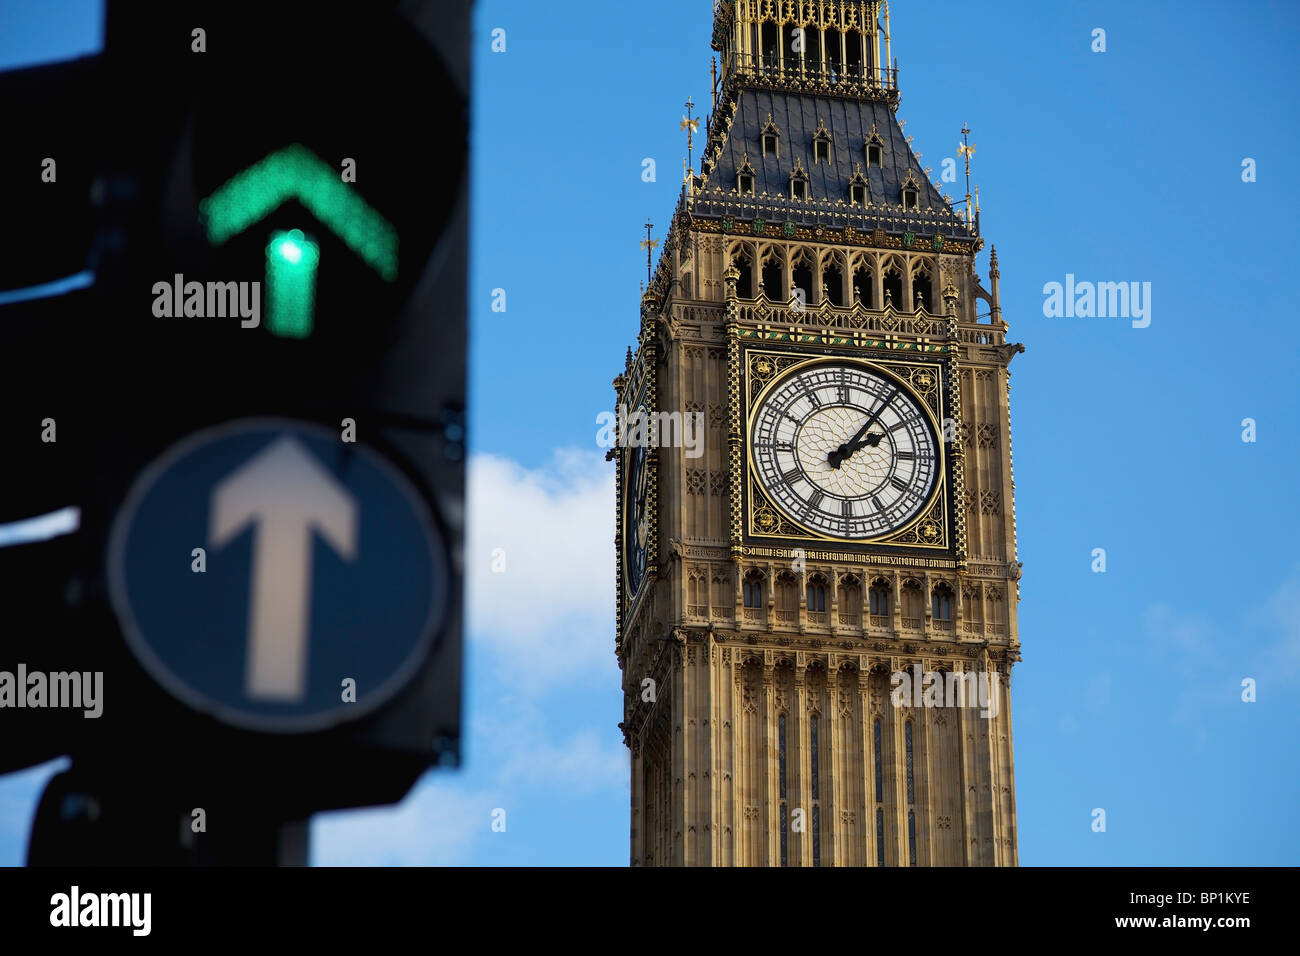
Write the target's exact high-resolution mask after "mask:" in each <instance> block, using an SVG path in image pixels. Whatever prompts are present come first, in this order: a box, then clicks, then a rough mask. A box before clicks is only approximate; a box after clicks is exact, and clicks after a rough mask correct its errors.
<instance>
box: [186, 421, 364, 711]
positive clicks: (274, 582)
mask: <svg viewBox="0 0 1300 956" xmlns="http://www.w3.org/2000/svg"><path fill="white" fill-rule="evenodd" d="M211 514H212V519H211V521H210V523H209V532H208V538H209V541H210V543H211V546H212V547H214V548H220V547H222V546H224V545H225V544H226V543H228V542H229V541H230V540H231V539H232V538H234V537H235V536H236V535H237V534H239V533H240V532H241V531H243V530H244V528H245V527H247V526H249V525H253V526H254V532H253V534H254V537H253V573H252V585H251V593H250V595H249V613H248V664H247V669H246V672H245V681H244V683H245V691H246V692H247V694H248V696H249V697H252V698H258V699H264V700H280V701H297V700H302V698H303V697H304V696H305V694H306V689H307V634H308V627H309V624H310V621H309V618H310V610H311V571H312V569H311V555H312V530H313V529H316V530H318V531H319V532H320V534H321V537H323V538H324V539H325V540H326V541H327V542H329V544H330V545H331V546H332V547H333V548H334V550H335V551H337V552H338V553H339V555H340V556H341V557H342V558H343V559H344V560H347V561H351V560H352V559H353V558H354V557H355V556H356V550H357V502H356V499H355V498H353V497H352V495H350V494H349V493H348V490H347V489H346V488H345V487H343V485H341V484H339V482H337V481H336V480H335V479H334V476H333V475H331V474H330V473H329V472H328V471H326V470H325V469H324V468H322V467H321V465H320V463H319V462H318V461H317V460H316V459H315V458H313V457H312V455H311V453H310V452H308V451H307V449H305V448H303V446H302V445H301V444H299V443H298V442H297V441H295V440H294V439H292V438H290V437H287V436H286V437H284V438H279V439H277V440H276V441H274V442H272V443H271V444H270V445H268V446H267V447H266V448H265V449H263V450H262V451H261V452H259V453H258V454H257V455H256V456H254V457H253V458H251V459H250V460H249V461H248V462H247V463H245V464H244V465H243V466H242V467H240V468H239V469H238V470H237V471H235V472H233V473H232V474H231V475H230V476H228V477H227V478H225V479H224V480H223V481H221V482H219V483H218V484H217V485H216V486H215V487H214V488H213V489H212V510H211Z"/></svg>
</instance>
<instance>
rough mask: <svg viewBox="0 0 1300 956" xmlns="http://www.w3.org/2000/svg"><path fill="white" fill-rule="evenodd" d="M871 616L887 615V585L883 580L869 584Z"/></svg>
mask: <svg viewBox="0 0 1300 956" xmlns="http://www.w3.org/2000/svg"><path fill="white" fill-rule="evenodd" d="M870 594H871V616H872V617H885V616H887V615H888V614H889V585H888V584H887V583H886V582H885V580H884V579H883V578H877V579H876V580H874V581H872V582H871V591H870Z"/></svg>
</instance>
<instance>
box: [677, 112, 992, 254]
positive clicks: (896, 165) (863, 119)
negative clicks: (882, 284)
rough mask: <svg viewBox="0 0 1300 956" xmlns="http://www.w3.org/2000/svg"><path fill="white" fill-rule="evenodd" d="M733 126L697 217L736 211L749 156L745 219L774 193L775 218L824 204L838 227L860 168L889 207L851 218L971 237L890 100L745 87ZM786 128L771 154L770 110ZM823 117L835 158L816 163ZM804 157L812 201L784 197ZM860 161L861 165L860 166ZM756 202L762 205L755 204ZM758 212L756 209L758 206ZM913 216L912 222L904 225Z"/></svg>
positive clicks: (870, 193) (802, 214) (810, 212)
mask: <svg viewBox="0 0 1300 956" xmlns="http://www.w3.org/2000/svg"><path fill="white" fill-rule="evenodd" d="M736 96H737V97H738V105H737V109H736V113H735V116H734V118H733V120H732V123H731V127H730V129H729V130H728V131H727V132H725V133H724V134H723V138H722V146H721V154H720V155H719V156H718V157H717V160H716V163H715V165H714V167H713V169H712V170H711V171H710V173H709V175H708V176H707V178H706V179H705V183H704V190H703V192H702V193H700V194H697V200H696V202H695V204H694V208H693V210H692V212H693V214H694V215H697V216H700V215H703V216H710V215H719V216H721V215H735V214H736V212H737V210H736V208H735V206H736V203H737V202H740V201H742V198H741V197H740V196H739V195H738V194H737V193H736V192H735V190H736V177H737V174H738V172H739V170H740V168H741V166H742V165H743V164H744V161H745V157H746V156H748V159H749V165H750V166H751V167H752V168H753V170H754V197H752V198H751V197H744V199H743V202H744V205H745V207H746V208H745V209H742V210H740V216H741V218H750V217H752V216H754V215H761V214H762V213H763V209H762V208H761V207H763V206H765V205H768V203H767V202H765V201H764V199H763V193H764V192H766V193H767V194H768V195H769V197H772V199H771V200H770V201H769V202H771V204H772V209H771V212H770V215H771V217H772V218H773V219H778V218H779V219H792V220H795V221H813V220H814V219H815V218H817V214H816V210H817V209H818V207H821V216H820V220H819V221H821V222H823V223H827V224H830V223H831V219H841V218H843V217H842V216H831V218H828V208H829V206H830V205H831V204H834V203H836V202H837V201H843V202H845V203H847V202H848V199H849V183H850V181H851V180H852V179H853V176H854V172H855V170H856V169H858V168H860V169H861V171H862V175H863V177H864V178H865V179H866V182H867V201H868V202H869V203H871V204H873V206H875V207H888V208H884V209H875V210H872V209H868V210H866V211H862V210H846V211H845V212H846V214H847V215H848V216H849V220H848V221H854V220H857V221H862V220H866V221H867V224H868V225H870V221H871V220H893V221H892V222H885V221H882V222H880V224H881V225H883V226H885V228H888V229H890V231H903V230H904V228H909V229H915V231H917V232H921V233H923V234H934V233H943V234H946V235H952V236H957V235H963V236H964V235H969V233H968V232H967V231H966V226H965V221H964V218H963V216H962V215H961V213H960V211H958V212H957V213H953V212H950V211H949V209H948V206H947V204H946V203H945V202H944V201H943V197H942V195H941V194H940V193H939V191H938V190H937V189H936V188H935V187H934V184H933V183H931V182H930V180H929V178H928V177H927V176H926V174H925V171H924V169H923V168H922V166H921V164H920V162H919V161H918V160H917V158H916V156H915V155H913V153H912V150H911V148H910V147H909V146H908V145H907V138H906V137H905V136H904V135H903V131H902V129H901V128H900V127H899V125H898V121H897V119H896V118H895V115H894V112H893V110H891V109H890V107H889V104H888V103H886V102H873V101H870V100H866V99H855V98H845V97H837V96H817V95H812V94H807V93H794V92H785V91H781V90H756V89H749V88H741V89H740V90H738V91H737V93H736ZM769 114H771V117H772V119H771V121H772V123H774V124H775V125H776V127H777V129H778V130H779V131H780V146H779V148H778V150H777V154H776V155H775V156H764V155H763V146H762V139H761V137H762V130H763V128H764V127H765V126H766V125H767V123H768V115H769ZM819 120H820V121H821V122H822V124H823V125H824V126H825V128H826V130H827V131H828V132H829V133H830V136H831V162H830V163H829V164H828V163H814V162H813V138H814V136H815V134H816V132H817V128H818V121H819ZM873 124H874V126H875V129H876V132H877V133H878V134H879V136H880V138H881V140H882V145H883V157H882V163H883V165H882V166H881V167H877V168H868V167H867V154H866V142H867V139H868V137H870V135H871V130H872V126H873ZM796 158H798V159H799V160H801V161H802V164H803V170H804V172H805V173H806V174H807V176H808V196H809V198H810V200H812V202H810V203H807V204H804V203H799V202H790V201H784V199H779V200H778V199H777V197H788V196H789V195H790V171H791V170H792V169H793V168H794V165H795V160H796ZM855 164H856V165H855ZM908 170H911V171H912V174H913V179H914V180H915V182H916V184H917V188H918V190H919V197H918V199H919V207H920V208H919V210H918V211H917V212H913V213H908V214H906V215H904V213H903V212H902V210H901V205H902V201H903V199H902V189H903V183H904V182H905V181H906V179H907V173H908ZM754 207H759V208H757V209H755V208H754ZM750 210H753V211H750ZM904 221H907V223H908V225H907V226H906V227H905V226H904V225H903V224H902V223H903V222H904Z"/></svg>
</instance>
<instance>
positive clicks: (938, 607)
mask: <svg viewBox="0 0 1300 956" xmlns="http://www.w3.org/2000/svg"><path fill="white" fill-rule="evenodd" d="M930 616H931V617H933V618H934V619H935V620H936V621H951V620H952V588H950V587H948V585H946V584H940V585H938V586H937V587H935V589H934V592H933V593H932V595H931V597H930Z"/></svg>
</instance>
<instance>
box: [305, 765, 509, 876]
mask: <svg viewBox="0 0 1300 956" xmlns="http://www.w3.org/2000/svg"><path fill="white" fill-rule="evenodd" d="M436 773H437V772H435V775H432V776H426V777H424V778H422V779H421V780H420V782H419V783H417V784H416V785H415V786H414V787H413V788H412V789H411V792H410V793H409V794H407V797H406V799H405V800H403V801H402V802H401V803H399V804H398V805H397V806H396V807H375V808H372V809H368V810H345V811H340V812H337V813H321V814H317V815H316V816H315V817H314V818H313V820H312V850H311V862H312V864H313V865H315V866H458V865H462V864H464V863H467V862H468V861H469V860H470V858H471V855H472V851H473V846H474V843H475V841H476V840H477V839H479V838H481V837H482V836H483V835H485V834H490V832H491V824H492V817H491V814H492V809H493V807H494V806H496V804H495V803H494V802H493V799H492V797H491V795H489V794H481V793H467V792H465V791H464V789H463V788H462V787H460V786H459V785H457V784H456V783H455V782H454V781H452V780H449V779H447V778H446V777H439V776H437V775H436Z"/></svg>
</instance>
